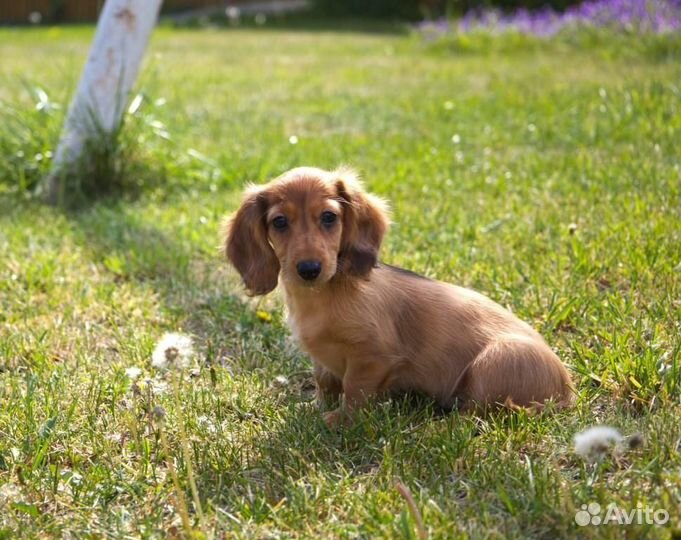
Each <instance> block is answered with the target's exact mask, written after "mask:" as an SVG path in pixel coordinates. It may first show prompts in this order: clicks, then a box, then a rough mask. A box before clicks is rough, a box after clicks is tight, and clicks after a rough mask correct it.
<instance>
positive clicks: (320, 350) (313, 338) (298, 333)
mask: <svg viewBox="0 0 681 540" xmlns="http://www.w3.org/2000/svg"><path fill="white" fill-rule="evenodd" d="M287 322H288V325H289V327H290V328H291V333H292V334H293V336H294V337H295V338H296V340H297V341H298V343H300V346H301V348H302V349H303V350H304V351H305V352H306V353H308V354H309V355H310V356H311V357H312V358H313V359H314V360H315V361H316V362H319V363H320V364H322V365H323V366H324V367H326V368H327V369H328V370H329V371H331V372H332V373H334V374H335V375H337V376H339V377H342V375H343V373H344V372H345V358H346V356H347V351H348V346H347V344H346V343H345V339H343V331H342V328H341V327H339V325H337V324H333V322H332V321H329V320H328V318H327V317H325V316H324V315H323V314H320V313H316V314H307V315H305V316H304V317H297V316H296V315H295V314H294V313H289V316H288V321H287Z"/></svg>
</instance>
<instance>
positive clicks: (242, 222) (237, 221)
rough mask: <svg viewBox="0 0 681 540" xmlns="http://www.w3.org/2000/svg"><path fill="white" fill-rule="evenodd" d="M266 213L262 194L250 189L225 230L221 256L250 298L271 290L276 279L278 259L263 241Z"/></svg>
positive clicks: (264, 197) (262, 192) (265, 238)
mask: <svg viewBox="0 0 681 540" xmlns="http://www.w3.org/2000/svg"><path fill="white" fill-rule="evenodd" d="M266 212H267V198H266V196H265V191H264V190H263V189H262V188H251V189H249V190H248V191H247V192H246V196H245V198H244V200H243V202H242V203H241V207H240V208H239V210H237V212H236V214H234V216H233V217H232V218H231V219H230V220H229V221H228V222H227V225H226V228H225V247H224V250H225V255H226V256H227V258H228V259H229V261H230V262H231V263H232V264H233V265H234V267H235V268H236V269H237V270H238V271H239V274H241V277H242V278H243V280H244V284H245V285H246V288H247V289H248V290H249V292H250V293H251V294H252V295H260V294H267V293H268V292H270V291H271V290H273V289H274V288H275V287H276V286H277V279H278V276H279V260H278V259H277V256H276V255H275V254H274V250H273V249H272V246H271V245H270V243H269V241H268V240H267V224H266V222H265V214H266Z"/></svg>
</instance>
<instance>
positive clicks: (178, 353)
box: [151, 332, 194, 369]
mask: <svg viewBox="0 0 681 540" xmlns="http://www.w3.org/2000/svg"><path fill="white" fill-rule="evenodd" d="M193 361H194V346H193V344H192V338H191V337H189V336H187V335H185V334H178V333H175V332H171V333H168V334H164V335H163V337H162V338H161V340H160V341H159V342H158V343H157V344H156V348H155V349H154V352H153V354H152V355H151V365H152V366H153V367H155V368H156V369H184V368H186V367H189V366H190V365H192V363H193Z"/></svg>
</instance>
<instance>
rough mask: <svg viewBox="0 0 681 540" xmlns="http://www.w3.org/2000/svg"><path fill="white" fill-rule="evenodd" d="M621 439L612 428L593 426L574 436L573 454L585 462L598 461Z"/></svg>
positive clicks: (618, 433)
mask: <svg viewBox="0 0 681 540" xmlns="http://www.w3.org/2000/svg"><path fill="white" fill-rule="evenodd" d="M623 439H624V437H622V434H621V433H620V432H619V431H617V430H616V429H615V428H613V427H610V426H593V427H590V428H589V429H586V430H584V431H582V432H580V433H577V434H576V435H575V453H577V454H578V455H580V456H581V457H582V458H584V459H585V460H586V461H589V462H594V461H599V460H601V459H602V458H603V457H604V456H605V455H606V454H607V453H608V452H610V451H611V450H613V449H614V447H615V446H616V445H617V444H618V443H620V442H621V441H622V440H623Z"/></svg>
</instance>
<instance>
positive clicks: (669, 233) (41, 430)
mask: <svg viewBox="0 0 681 540" xmlns="http://www.w3.org/2000/svg"><path fill="white" fill-rule="evenodd" d="M365 30H366V29H365ZM91 37H92V31H91V29H87V28H68V29H65V28H55V29H31V30H29V29H22V30H8V29H5V30H0V57H1V58H2V62H1V63H0V81H1V82H0V538H9V537H12V536H14V535H17V536H21V537H59V536H71V537H81V538H101V537H104V536H106V537H114V538H122V537H138V536H141V537H165V536H166V535H173V534H181V533H182V524H181V521H180V514H179V500H178V494H177V491H176V489H175V488H174V486H173V482H172V478H171V475H170V472H169V468H168V463H169V462H170V461H171V460H172V462H173V463H174V465H175V468H176V469H177V472H178V475H179V479H180V483H181V486H182V493H183V494H184V495H183V497H184V498H185V499H186V500H188V501H190V500H191V494H190V490H189V483H188V475H187V463H186V461H185V459H184V456H183V452H182V444H181V441H182V440H183V439H182V437H181V436H180V426H181V425H185V426H186V430H187V437H186V438H185V439H184V441H185V443H186V444H187V445H188V446H189V449H190V455H191V464H192V466H193V471H194V476H195V479H196V482H197V487H198V491H199V493H200V497H201V504H202V507H203V511H204V520H203V522H201V523H199V522H198V520H197V519H196V513H195V512H194V511H193V510H192V509H191V505H190V513H191V519H192V526H194V527H195V528H196V529H197V530H201V531H203V533H205V534H206V535H207V536H214V537H222V536H223V535H224V536H226V537H243V538H291V537H301V538H346V537H363V538H415V537H416V535H417V531H416V528H415V522H414V520H413V518H412V516H411V515H410V513H409V511H408V509H407V504H406V501H405V500H404V498H402V496H401V495H400V494H399V493H398V491H397V489H396V488H395V487H394V480H395V478H399V479H400V480H401V481H402V482H403V483H404V484H405V485H406V486H407V487H408V488H409V489H410V491H411V493H412V494H413V497H414V499H415V502H416V505H417V507H418V508H419V510H420V512H421V514H422V516H423V521H424V523H425V527H426V529H427V531H428V534H429V535H430V536H431V537H432V538H465V537H467V536H471V537H476V538H529V537H540V538H557V537H573V536H575V535H579V536H580V537H603V536H606V537H612V538H619V537H622V536H624V535H625V534H626V535H628V536H629V537H632V538H634V537H637V538H638V537H653V538H658V537H659V538H670V537H673V536H675V537H678V535H679V534H680V533H679V530H680V529H681V513H680V511H679V508H681V476H680V475H679V471H680V470H681V457H680V456H679V445H680V444H681V409H680V407H681V402H680V398H679V396H680V392H679V391H680V386H681V375H680V374H679V358H680V356H681V340H680V338H679V336H680V335H681V324H680V321H681V301H680V299H681V212H680V209H681V182H680V177H681V168H680V165H679V163H680V159H681V150H680V149H681V87H680V86H679V81H680V80H681V62H679V56H678V55H676V56H674V54H676V53H673V51H674V50H677V49H675V48H674V46H673V45H670V46H669V47H662V46H661V47H660V50H664V51H665V52H664V54H661V55H659V56H655V55H652V56H651V54H650V51H649V50H647V49H646V51H647V52H646V51H644V52H641V53H640V54H638V53H636V50H635V49H636V48H635V47H632V48H631V50H630V51H629V52H628V54H626V55H622V54H615V52H616V49H619V48H620V45H621V43H620V41H617V40H614V38H613V41H612V44H611V45H612V47H611V48H610V49H607V47H608V44H609V43H610V42H608V40H607V39H606V38H604V39H603V40H602V41H601V45H600V46H599V47H600V48H599V49H598V51H599V53H598V54H596V53H594V52H593V51H592V50H591V49H590V48H589V47H583V46H579V45H575V44H572V43H569V42H562V43H549V44H547V45H546V47H543V46H536V44H535V45H533V46H531V47H520V46H514V45H513V46H510V49H511V50H506V49H505V47H504V41H503V40H504V39H505V38H496V40H497V41H495V42H494V44H493V46H492V45H489V44H487V42H486V41H485V40H482V38H480V39H481V40H482V41H480V42H477V45H475V46H468V47H467V48H466V47H464V49H465V50H461V47H458V46H456V44H454V46H451V47H443V46H442V44H432V45H427V44H424V43H422V42H421V41H420V40H418V39H416V38H414V37H413V36H409V35H404V34H400V33H395V34H390V33H386V32H377V33H371V32H369V31H364V32H356V33H353V32H352V31H349V30H348V29H344V31H342V32H338V33H334V32H331V31H323V30H315V31H311V32H306V31H304V30H303V29H300V30H297V31H286V30H285V29H276V30H267V29H261V30H254V29H247V30H236V31H228V30H171V29H160V30H159V31H157V33H156V34H155V36H154V38H153V42H152V44H151V48H150V51H149V54H148V58H147V61H146V67H145V69H144V72H143V75H142V77H141V80H140V81H139V84H138V91H139V92H141V93H143V95H144V96H145V99H144V101H143V103H142V106H141V108H140V109H139V111H137V112H136V113H135V114H134V115H129V116H128V117H127V118H126V125H125V127H124V130H123V138H122V140H121V142H120V148H119V151H118V153H117V155H116V158H115V163H114V164H113V165H114V169H115V171H116V172H117V174H118V175H119V177H120V178H121V179H122V180H123V184H124V188H125V191H124V193H123V194H122V195H119V196H116V197H113V196H109V197H107V198H104V199H100V200H97V201H95V202H93V203H91V204H90V205H85V206H80V207H79V209H75V210H71V211H65V210H58V209H54V208H48V207H45V206H43V205H41V204H39V202H37V201H36V200H35V199H34V198H33V197H31V195H30V193H31V189H32V188H33V187H34V186H35V185H36V183H37V181H38V180H39V178H40V177H41V175H42V174H44V173H45V172H46V171H47V169H48V167H49V154H48V152H49V151H50V150H53V149H54V145H55V143H56V140H57V137H58V132H59V128H60V125H61V122H62V120H63V114H64V110H65V108H66V106H67V103H68V96H69V95H70V94H71V93H72V91H73V89H74V87H75V84H76V82H77V78H78V75H79V71H80V68H81V65H82V62H83V60H84V58H85V56H86V53H87V49H88V43H89V40H90V39H91ZM485 39H486V38H485ZM508 39H512V38H508ZM469 45H470V43H469ZM511 45H512V43H511ZM608 50H610V51H611V52H613V54H604V53H607V52H608ZM669 51H672V53H673V54H672V53H670V52H669ZM670 54H671V56H670ZM38 89H42V91H43V92H44V94H41V93H40V91H39V90H38ZM45 96H47V101H48V102H49V104H51V106H47V107H46V106H45V103H46V101H45V99H46V98H45ZM37 103H43V105H42V106H41V107H40V110H38V109H37V108H36V104H37ZM293 135H295V136H296V137H298V143H297V144H295V145H294V144H291V143H290V142H289V137H291V136H293ZM455 135H456V136H457V137H454V136H455ZM454 141H458V142H454ZM339 163H347V164H351V165H353V166H355V167H357V168H358V169H359V170H360V171H361V172H362V174H363V176H364V178H365V179H366V183H367V185H368V186H369V187H370V189H371V190H373V191H375V192H377V193H379V194H380V195H383V196H385V197H387V198H389V199H390V200H391V201H392V207H393V214H394V222H395V224H394V226H393V228H392V231H391V233H390V234H389V237H388V239H387V242H386V245H385V246H384V249H383V255H382V256H383V259H384V260H386V261H388V262H390V263H394V264H398V265H402V266H405V267H407V268H410V269H412V270H414V271H418V272H421V273H424V274H426V275H429V276H432V277H435V278H438V279H442V280H447V281H452V282H455V283H458V284H462V285H465V286H470V287H473V288H475V289H478V290H480V291H482V292H484V293H486V294H487V295H489V296H490V297H492V298H493V299H495V300H497V301H498V302H500V303H501V304H503V305H506V306H508V307H510V308H512V309H513V311H515V312H516V313H517V314H518V315H520V316H521V317H522V318H524V319H526V320H528V321H530V322H531V323H532V324H533V325H534V326H535V327H537V328H538V329H539V330H540V331H541V332H542V333H543V335H544V336H545V337H546V339H547V340H548V341H549V343H550V344H551V345H552V346H553V347H554V348H555V349H556V351H557V352H558V353H559V355H560V356H561V358H562V359H563V360H564V361H565V362H566V364H567V365H568V366H569V368H570V370H571V372H572V373H573V375H574V379H575V381H576V384H577V387H578V389H579V400H578V405H577V407H576V408H575V409H574V410H572V411H567V412H559V413H555V414H549V415H543V416H539V417H531V416H527V415H525V414H522V413H518V414H497V415H491V416H487V417H483V418H475V417H468V416H461V415H458V414H457V413H451V414H443V413H442V412H440V411H437V410H435V409H434V407H433V405H432V404H431V403H430V402H429V401H428V400H425V399H419V398H416V399H412V398H405V399H397V400H393V401H390V402H386V403H383V404H378V405H376V406H375V407H374V408H372V409H370V410H367V411H365V412H364V413H362V415H361V418H360V419H359V421H358V423H357V424H356V425H355V426H354V427H353V428H350V429H346V430H344V431H340V432H330V431H329V430H327V429H326V428H325V426H324V425H323V423H322V421H321V419H320V416H319V414H318V413H317V412H316V411H315V410H314V408H313V406H312V404H311V403H310V401H309V400H310V397H311V391H310V375H311V374H310V364H309V361H308V360H307V359H306V358H305V356H304V355H302V354H301V353H300V352H298V351H297V349H296V348H295V345H294V344H293V343H292V341H291V338H290V337H289V334H288V332H287V331H286V328H285V324H284V320H283V309H282V304H281V301H280V300H279V299H278V297H277V296H276V294H273V295H270V296H269V297H267V298H265V299H260V300H258V299H256V300H249V299H247V298H246V297H245V296H244V295H243V293H242V289H241V287H240V285H239V281H238V279H237V277H236V276H235V275H234V273H232V271H230V270H229V269H228V268H227V267H226V264H225V263H224V261H222V260H221V259H220V257H219V255H218V252H217V249H216V247H217V244H218V229H219V223H220V220H221V219H222V217H223V216H224V215H225V214H228V213H229V212H231V211H233V210H234V209H235V208H236V205H237V204H238V201H239V198H240V192H241V190H242V187H243V185H244V183H245V182H247V181H256V182H260V181H265V180H267V179H269V178H270V177H272V176H274V175H277V174H279V173H281V172H283V171H284V170H286V169H288V168H290V167H293V166H297V165H303V164H306V165H307V164H309V165H316V166H320V167H325V168H331V167H335V166H336V165H338V164H339ZM571 224H576V230H575V229H574V226H573V227H571ZM257 310H266V311H268V312H270V313H271V314H272V321H271V322H264V321H262V320H261V319H260V318H259V317H258V316H257V315H256V311H257ZM176 330H182V331H185V332H189V333H191V334H192V335H193V336H194V338H195V341H196V345H197V348H198V349H199V350H200V358H201V363H202V367H201V369H200V372H199V373H198V374H195V376H194V377H193V378H192V379H191V380H190V379H188V378H187V377H188V376H186V377H185V379H184V381H183V382H182V384H181V388H180V394H181V403H182V405H181V407H179V408H178V407H176V406H175V400H174V398H173V393H172V392H166V393H161V394H158V395H154V394H153V393H152V392H151V391H150V390H149V389H148V388H142V389H138V391H137V392H135V391H134V388H133V387H132V386H131V384H130V382H129V381H128V379H127V378H126V376H125V373H124V371H125V369H126V368H128V367H131V366H139V367H141V368H143V369H144V370H145V375H143V377H145V376H148V377H154V376H155V373H153V371H152V369H151V367H150V364H149V362H150V355H151V351H152V350H153V347H154V344H155V342H156V341H157V339H158V338H159V337H160V336H161V335H162V334H163V332H165V331H176ZM663 367H664V368H665V369H661V368H663ZM280 375H283V376H285V377H286V380H285V381H281V380H279V379H277V377H278V376H280ZM155 406H162V407H163V408H164V409H165V410H166V411H167V418H166V421H165V423H164V425H162V426H160V425H159V424H158V422H154V421H153V419H152V415H151V411H152V410H153V408H154V407H155ZM597 423H606V424H610V425H614V426H617V427H619V428H620V429H621V430H622V431H623V432H624V433H626V434H630V433H634V432H640V433H642V434H643V435H644V436H645V439H646V443H645V444H644V446H643V447H642V448H641V449H638V450H636V451H632V452H630V453H627V454H626V455H624V456H622V457H619V458H608V459H606V460H605V461H604V462H603V463H601V464H598V465H588V464H585V463H584V462H582V460H581V459H579V457H577V456H575V454H574V453H573V450H572V437H573V435H574V434H575V433H576V432H578V431H579V430H581V429H583V428H584V427H586V426H589V425H592V424H597ZM160 430H164V431H163V433H164V434H165V435H166V436H167V441H168V445H167V447H164V445H163V444H162V439H161V437H160V434H161V433H160ZM589 502H599V503H600V504H601V505H602V506H606V505H607V504H609V503H611V502H614V503H616V504H617V505H618V506H620V507H622V508H624V509H627V510H629V509H635V508H636V507H637V504H641V505H642V506H644V507H650V508H651V509H657V508H664V509H666V510H668V511H669V513H670V516H671V517H670V522H669V524H667V525H666V526H664V527H656V526H651V525H645V524H644V525H641V526H629V527H624V526H617V525H609V526H604V525H603V526H600V527H593V526H589V527H584V528H580V527H578V526H577V525H576V524H575V521H574V515H575V511H576V510H579V509H580V508H581V505H583V504H586V503H589Z"/></svg>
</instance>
